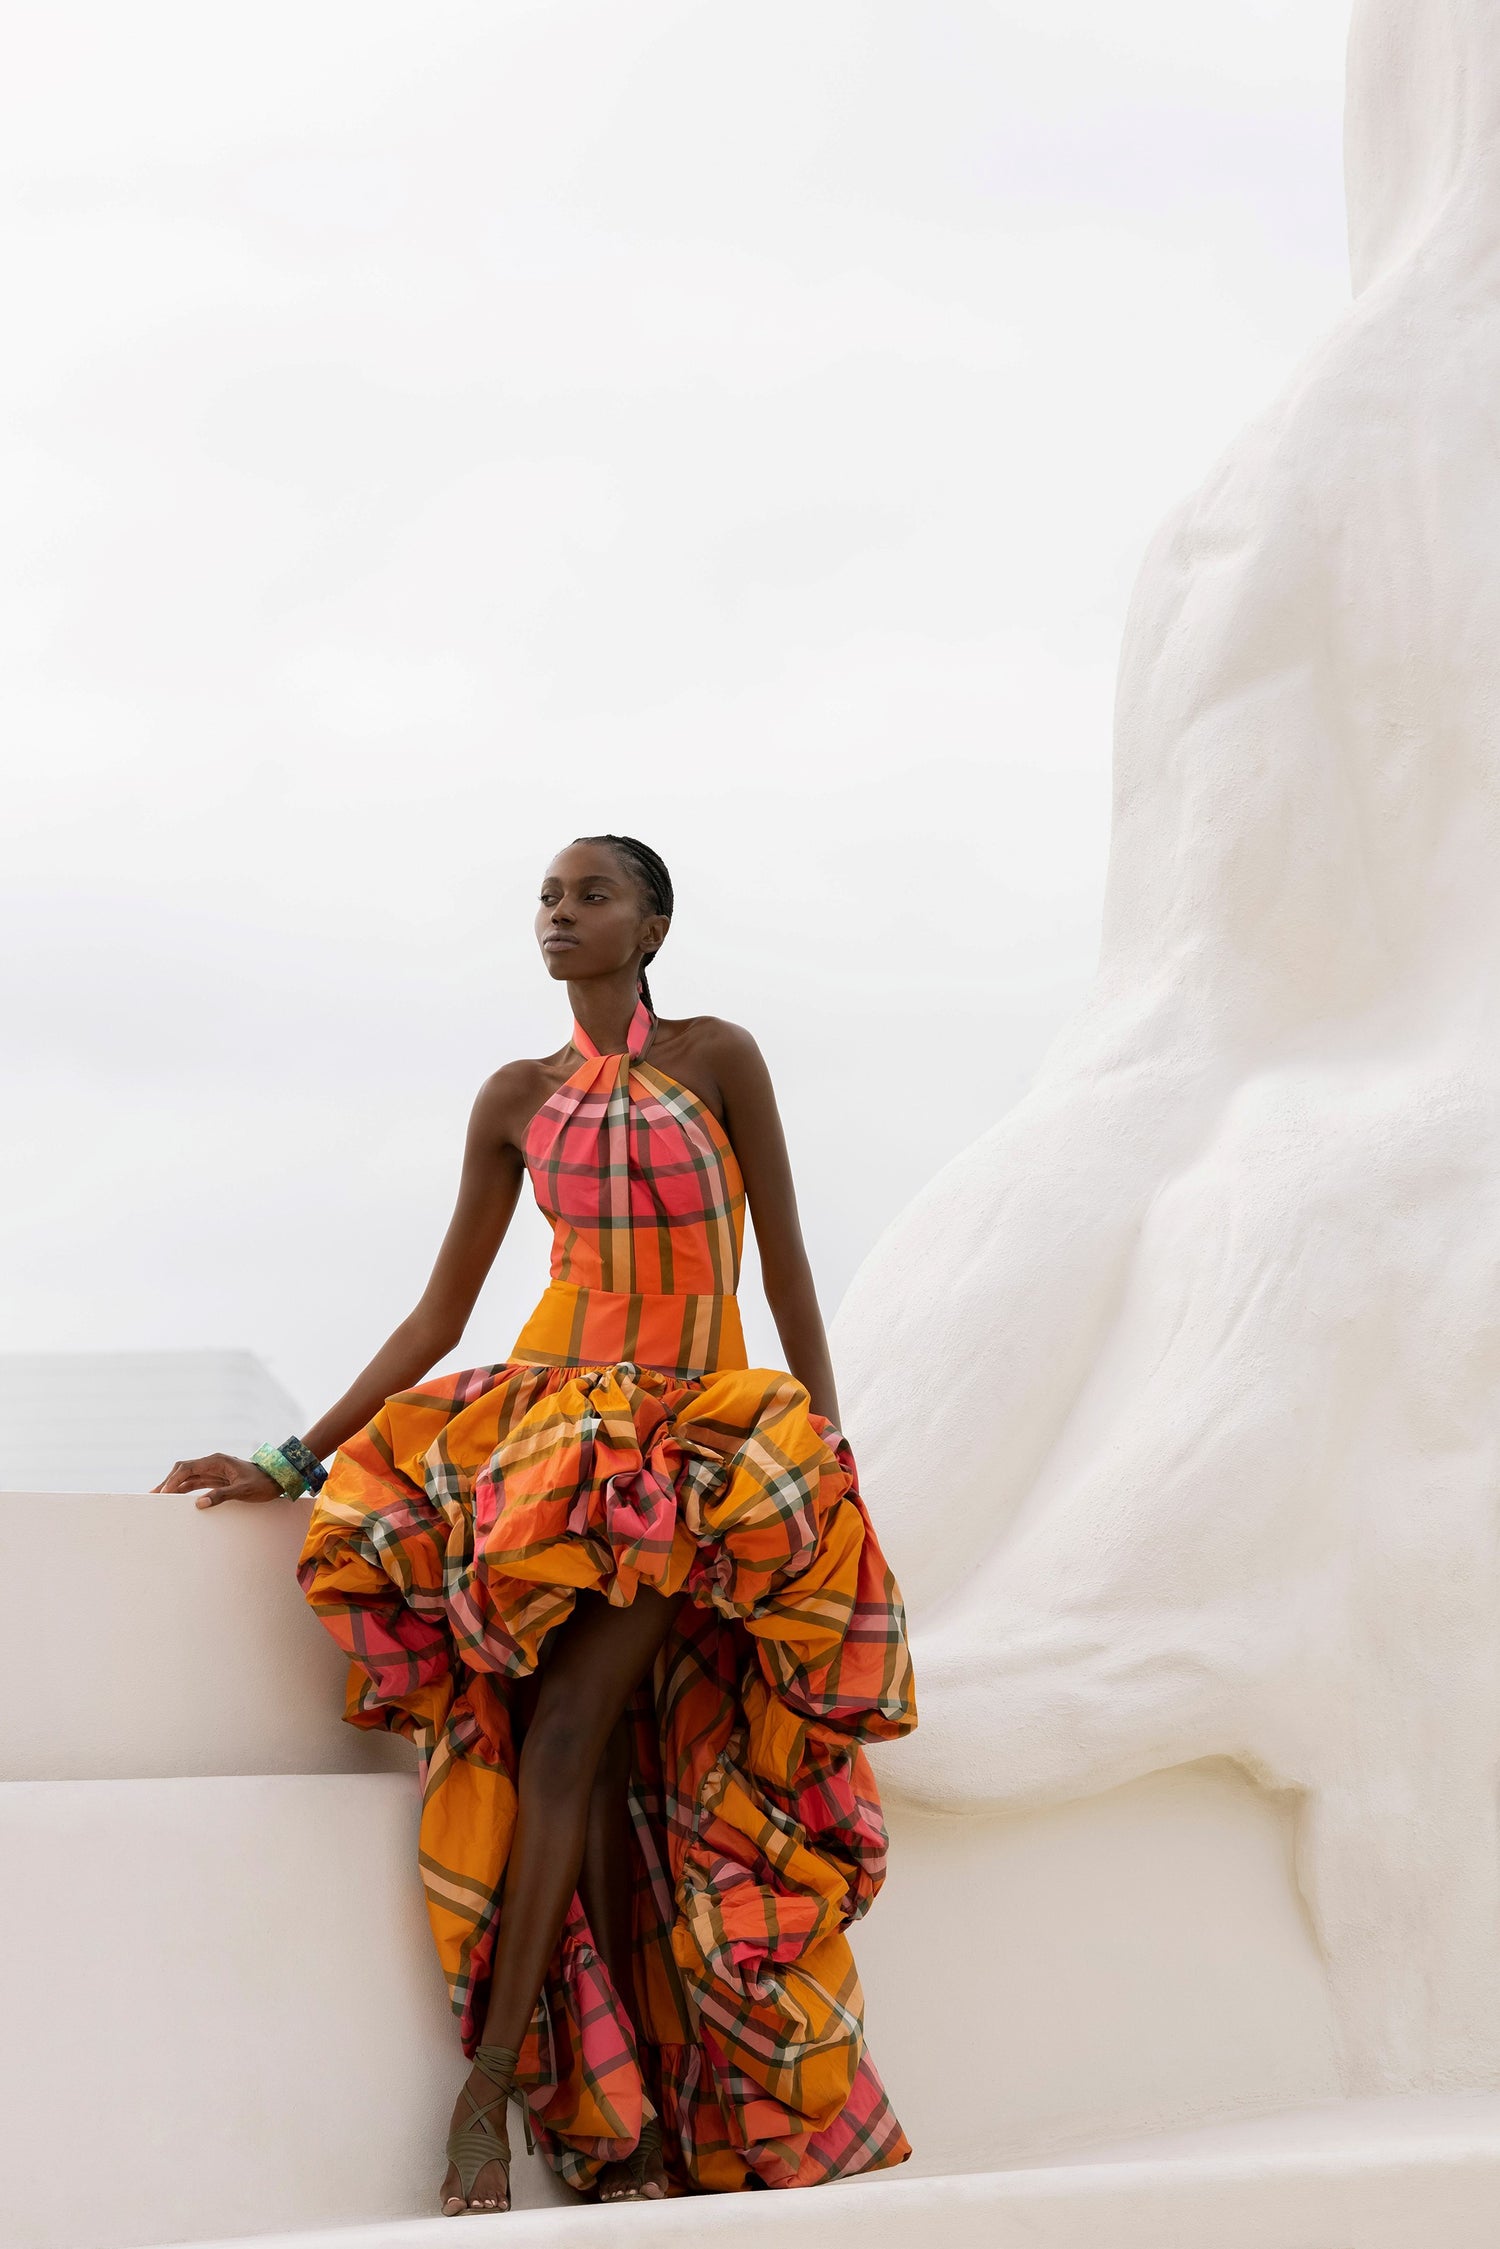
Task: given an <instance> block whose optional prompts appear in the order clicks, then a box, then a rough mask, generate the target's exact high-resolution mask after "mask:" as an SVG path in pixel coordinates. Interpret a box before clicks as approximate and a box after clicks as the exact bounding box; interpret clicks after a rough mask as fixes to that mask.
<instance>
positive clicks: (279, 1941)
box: [0, 1774, 564, 2249]
mask: <svg viewBox="0 0 1500 2249" xmlns="http://www.w3.org/2000/svg"><path fill="white" fill-rule="evenodd" d="M416 1815H417V1790H416V1783H415V1780H414V1779H413V1778H412V1777H410V1776H407V1775H400V1774H373V1775H370V1774H366V1775H358V1774H309V1775H297V1774H281V1775H275V1776H271V1777H268V1778H263V1779H249V1778H237V1779H229V1778H226V1779H219V1778H197V1779H191V1780H140V1781H54V1782H26V1781H17V1782H12V1783H10V1784H9V1785H8V1786H6V1787H4V1788H0V1929H3V1930H4V1931H5V1936H6V1941H5V1944H4V1946H3V1947H0V2024H3V2033H0V2196H3V2202H4V2209H5V2216H4V2223H3V2225H0V2240H3V2241H4V2244H5V2249H126V2245H132V2249H133V2245H136V2244H141V2243H149V2242H156V2241H165V2240H184V2239H194V2238H202V2237H203V2236H205V2235H212V2234H216V2233H267V2232H274V2231H276V2230H278V2229H286V2228H290V2227H293V2226H304V2227H306V2226H310V2225H311V2226H320V2225H321V2226H332V2225H336V2224H349V2223H352V2222H355V2221H357V2220H361V2219H373V2218H380V2217H388V2216H401V2215H407V2214H410V2213H412V2212H414V2211H419V2210H422V2209H425V2208H428V2207H430V2204H431V2198H432V2197H433V2196H434V2195H435V2193H436V2189H437V2185H438V2181H439V2179H440V2177H441V2165H440V2164H439V2163H438V2162H437V2153H438V2151H439V2150H440V2149H441V2147H442V2144H443V2140H444V2137H445V2135H446V2132H447V2125H448V2114H449V2111H450V2110H451V2108H452V2105H453V2101H454V2097H455V2094H456V2093H457V2090H458V2085H459V2082H460V2081H461V2079H462V2078H463V2076H464V2074H465V2065H464V2063H463V2059H462V2056H461V2054H460V2052H459V2049H458V2043H457V2036H456V2031H455V2028H454V2023H453V2018H452V2016H451V2014H450V2012H449V2008H448V2000H447V1993H446V1991H445V1990H444V1987H443V1983H442V1978H441V1976H440V1975H439V1972H438V1967H437V1960H436V1956H435V1954H434V1952H433V1949H432V1945H431V1941H430V1939H429V1937H428V1934H427V1927H426V1917H425V1914H424V1912H423V1907H422V1899H421V1890H420V1887H419V1885H418V1882H417V1880H416V1876H415V1847H416ZM516 2188H517V2199H518V2201H528V2200H529V2201H531V2202H536V2201H537V2200H539V2199H541V2200H548V2199H551V2198H552V2197H553V2196H560V2195H561V2194H562V2193H563V2191H564V2190H563V2189H562V2188H561V2187H560V2186H558V2185H557V2183H556V2182H555V2181H554V2179H553V2178H552V2175H551V2173H550V2172H549V2171H548V2170H547V2169H546V2167H545V2165H543V2164H542V2162H541V2160H540V2158H537V2159H535V2160H534V2161H531V2162H528V2160H527V2158H526V2157H525V2155H524V2153H521V2155H520V2160H519V2162H518V2165H517V2171H516Z"/></svg>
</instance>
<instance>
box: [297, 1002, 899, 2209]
mask: <svg viewBox="0 0 1500 2249" xmlns="http://www.w3.org/2000/svg"><path fill="white" fill-rule="evenodd" d="M653 1029H654V1022H653V1019H652V1018H651V1017H650V1015H649V1014H648V1013H647V1012H646V1011H645V1009H644V1008H640V1009H638V1010H637V1014H636V1019H635V1021H634V1023H633V1024H632V1026H631V1033H630V1049H629V1051H627V1053H626V1054H624V1055H619V1056H601V1055H599V1054H597V1053H596V1052H594V1051H593V1050H592V1049H591V1047H590V1045H589V1042H588V1041H587V1039H586V1038H585V1036H584V1034H583V1033H582V1031H581V1029H580V1028H579V1027H578V1026H576V1025H575V1027H574V1042H575V1045H576V1046H577V1047H578V1049H579V1052H580V1054H581V1055H582V1056H583V1060H582V1062H581V1064H580V1067H579V1069H578V1070H577V1071H576V1072H574V1074H573V1075H572V1076H571V1077H570V1078H569V1080H568V1082H567V1084H566V1085H565V1086H564V1087H562V1088H561V1089H560V1091H559V1093H558V1094H556V1095H554V1096H553V1097H552V1099H551V1100H550V1101H549V1102H547V1103H546V1104H544V1106H543V1108H542V1110H541V1111H539V1113H538V1115H537V1117H536V1118H534V1119H533V1121H532V1126H531V1130H530V1132H529V1134H528V1138H527V1145H526V1157H527V1165H528V1170H529V1171H530V1174H531V1177H532V1180H533V1185H534V1188H535V1191H536V1194H537V1199H538V1202H539V1203H540V1204H541V1207H542V1208H543V1209H544V1210H545V1211H546V1212H547V1214H548V1215H549V1217H550V1218H551V1219H552V1223H553V1228H554V1250H553V1280H552V1284H551V1287H549V1290H548V1293H547V1295H546V1296H545V1297H544V1298H543V1300H542V1304H541V1305H540V1306H539V1307H538V1310H537V1312H536V1313H535V1314H534V1315H533V1317H532V1319H531V1321H529V1322H528V1323H527V1327H526V1328H525V1329H523V1331H522V1337H521V1339H520V1341H519V1342H518V1345H517V1351H516V1355H515V1356H514V1357H512V1358H511V1359H510V1360H508V1361H506V1362H504V1363H503V1364H500V1365H498V1366H492V1367H484V1368H478V1369H475V1370H472V1371H470V1372H467V1373H464V1374H460V1375H454V1376H446V1377H443V1378H441V1379H440V1380H438V1381H435V1382H429V1383H424V1384H423V1385H421V1387H420V1388H418V1389H416V1390H412V1391H409V1392H407V1393H405V1394H404V1395H402V1396H400V1397H396V1398H392V1399H390V1400H389V1401H388V1402H387V1404H386V1406H385V1407H384V1408H383V1410H382V1411H381V1413H380V1414H379V1415H377V1417H376V1419H375V1420H374V1421H373V1422H372V1423H371V1424H370V1425H369V1427H368V1428H367V1429H365V1430H364V1431H363V1432H362V1433H361V1434H360V1435H359V1436H358V1437H356V1438H355V1439H354V1440H352V1442H351V1443H350V1444H348V1445H346V1446H345V1447H344V1448H343V1450H342V1451H341V1452H340V1453H339V1455H338V1457H337V1459H336V1460H335V1462H334V1465H333V1469H332V1472H331V1473H330V1476H329V1479H328V1482H327V1484H326V1485H325V1487H324V1489H323V1492H322V1493H321V1495H320V1497H319V1499H318V1502H317V1505H316V1507H315V1508H314V1511H313V1515H312V1520H311V1522H310V1524H309V1527H308V1533H307V1538H306V1542H305V1544H304V1548H303V1552H302V1556H301V1560H300V1563H299V1572H298V1574H299V1577H300V1580H301V1583H302V1586H303V1589H304V1592H305V1593H306V1595H307V1598H308V1600H309V1601H310V1602H311V1604H312V1606H313V1608H314V1610H315V1612H316V1613H317V1615H318V1616H319V1617H320V1618H321V1620H322V1621H323V1623H324V1624H325V1625H326V1626H327V1627H328V1628H329V1630H330V1631H331V1632H332V1633H333V1634H334V1636H335V1637H336V1639H337V1640H338V1641H339V1643H340V1645H341V1646H342V1647H343V1648H344V1649H345V1651H346V1652H347V1654H348V1655H349V1657H350V1659H351V1662H350V1668H349V1677H348V1692H347V1701H346V1709H345V1715H346V1717H347V1718H348V1719H349V1721H350V1722H351V1723H352V1724H354V1725H358V1726H369V1727H385V1728H389V1729H391V1730H393V1731H396V1732H399V1733H402V1734H404V1735H406V1736H407V1737H408V1738H410V1739H411V1740H412V1741H414V1742H415V1743H416V1745H417V1747H418V1749H419V1751H420V1755H421V1779H422V1810H421V1821H420V1831H419V1856H420V1865H421V1874H422V1880H423V1883H424V1886H425V1891H426V1898H427V1906H428V1913H429V1917H430V1920H431V1925H432V1929H433V1934H434V1937H435V1939H436V1943H437V1949H438V1954H439V1958H440V1960H441V1963H442V1968H443V1972H444V1974H445V1976H446V1978H447V1981H448V1986H449V1990H450V1992H451V1995H452V2000H453V2006H454V2009H455V2012H456V2014H457V2016H458V2019H459V2030H460V2037H461V2040H462V2043H463V2047H464V2050H465V2052H466V2053H472V2051H473V2048H474V2045H475V2043H476V2041H477V2037H478V2030H479V2025H480V2023H481V2021H482V2017H483V2002H484V1997H485V1992H486V1986H487V1979H488V1974H489V1966H490V1959H491V1955H492V1952H493V1946H494V1937H495V1927H496V1919H497V1913H498V1909H499V1900H500V1890H501V1885H502V1881H503V1876H504V1871H505V1863H506V1858H507V1855H508V1852H509V1848H510V1841H511V1835H512V1831H513V1828H514V1822H515V1808H516V1755H517V1746H518V1745H517V1741H516V1738H515V1731H514V1728H513V1721H514V1719H515V1715H516V1713H515V1708H514V1698H515V1694H516V1691H517V1686H518V1683H519V1682H520V1681H522V1680H524V1679H525V1678H526V1677H527V1676H528V1674H529V1673H531V1672H532V1671H533V1670H534V1669H535V1667H536V1665H537V1661H538V1658H539V1655H540V1654H541V1651H542V1649H543V1646H544V1644H545V1642H546V1639H547V1636H548V1634H549V1633H551V1632H553V1631H555V1630H556V1629H557V1628H558V1627H559V1625H561V1624H562V1623H564V1622H565V1620H566V1619H567V1617H568V1616H569V1615H570V1614H571V1613H572V1611H573V1608H574V1605H575V1603H576V1601H577V1599H578V1597H579V1595H580V1593H585V1594H592V1595H595V1596H598V1597H602V1598H604V1599H606V1600H609V1601H611V1602H613V1603H615V1604H616V1605H623V1604H625V1603H627V1602H629V1601H631V1600H632V1599H633V1598H634V1596H635V1592H636V1589H637V1587H638V1586H640V1585H647V1586H650V1587H653V1588H655V1589H656V1590H658V1591H660V1592H662V1593H668V1594H670V1593H676V1592H679V1591H684V1590H685V1591H686V1594H687V1596H688V1598H687V1600H686V1601H685V1602H684V1603H683V1606H682V1608H681V1609H680V1610H679V1612H678V1619H677V1623H676V1624H675V1626H674V1628H673V1631H672V1634H671V1636H670V1637H669V1640H668V1642H667V1645H666V1646H665V1648H664V1649H663V1651H662V1653H661V1656H660V1657H659V1658H658V1661H657V1664H656V1667H655V1671H654V1674H653V1676H652V1677H651V1678H650V1679H649V1680H647V1681H645V1682H643V1685H642V1687H641V1689H640V1690H639V1692H638V1693H637V1695H636V1697H635V1700H634V1702H633V1704H632V1708H631V1713H630V1717H631V1736H632V1751H633V1773H632V1780H631V1809H632V1816H633V1826H634V1836H635V1846H636V1847H635V1856H634V1864H633V1866H632V1868H631V1869H630V1870H629V1878H630V1880H631V1882H632V1887H633V1897H634V1937H635V1945H636V1961H635V1970H636V1974H635V1982H636V1993H635V1995H634V2000H633V2003H630V2004H627V2003H626V2002H623V2001H622V1999H621V1996H620V1995H619V1994H618V1993H616V1992H615V1990H614V1988H613V1986H612V1983H611V1980H610V1976H609V1972H608V1969H607V1967H606V1965H605V1962H604V1959H603V1957H602V1955H601V1954H600V1953H599V1952H598V1951H597V1950H596V1948H595V1945H594V1942H593V1939H592V1935H591V1932H590V1930H589V1927H588V1923H587V1919H586V1916H585V1914H584V1912H583V1908H582V1905H581V1903H580V1901H579V1900H578V1899H577V1898H575V1899H574V1902H573V1906H572V1909H571V1911H570V1914H569V1916H568V1920H567V1923H566V1925H565V1927H564V1931H563V1935H562V1938H561V1941H560V1943H559V1946H558V1949H557V1953H556V1955H555V1956H554V1959H553V1961H552V1964H551V1968H550V1970H549V1973H548V1977H547V1981H546V1985H545V1987H544V1990H543V1993H542V1996H541V1999H540V2001H539V2003H538V2006H537V2010H536V2014H535V2016H534V2018H533V2022H532V2025H531V2029H530V2032H529V2034H528V2037H527V2040H526V2044H525V2047H524V2049H523V2052H522V2056H521V2073H520V2081H521V2084H522V2088H523V2090H524V2092H525V2094H526V2097H527V2101H528V2106H529V2108H530V2111H531V2116H532V2121H533V2126H534V2128H535V2129H536V2131H537V2136H538V2140H539V2142H540V2144H541V2146H542V2148H543V2150H544V2152H545V2153H546V2154H547V2156H548V2158H549V2160H550V2161H551V2162H552V2163H553V2165H554V2167H555V2168H556V2169H557V2170H558V2172H559V2173H560V2174H561V2175H562V2177H563V2178H564V2179H566V2180H567V2181H568V2182H569V2183H570V2184H571V2185H573V2186H575V2187H578V2188H580V2189H582V2188H586V2187H587V2186H588V2185H589V2184H590V2183H591V2182H592V2180H593V2179H594V2178H595V2177H596V2176H597V2174H598V2172H599V2170H600V2169H601V2168H602V2166H603V2165H604V2164H606V2163H608V2162H610V2161H613V2160H616V2159H619V2158H621V2157H623V2156H625V2155H627V2154H629V2152H630V2151H631V2149H632V2148H633V2147H634V2145H635V2143H636V2139H637V2137H638V2135H639V2132H640V2129H641V2123H642V2120H643V2118H644V2117H645V2116H647V2115H649V2114H651V2113H652V2112H655V2113H656V2114H658V2115H659V2116H660V2118H661V2120H662V2125H663V2137H664V2143H665V2147H666V2151H667V2158H668V2163H669V2168H670V2169H671V2171H672V2174H673V2176H674V2179H675V2181H676V2182H677V2183H678V2184H679V2185H682V2186H688V2185H691V2186H697V2187H700V2188H709V2189H734V2188H739V2187H743V2186H747V2185H756V2184H759V2185H765V2186H806V2185H812V2184H815V2183H817V2182H818V2181H820V2180H824V2179H829V2178H834V2177H838V2176H841V2175H848V2174H850V2173H852V2172H856V2171H860V2170H865V2169H871V2168H877V2167H881V2166H884V2165H888V2164H892V2163H899V2162H901V2161H903V2160H904V2159H905V2157H906V2156H907V2155H908V2154H909V2153H910V2150H909V2147H908V2145H907V2142H906V2140H905V2137H904V2135H903V2134H902V2132H901V2129H900V2126H899V2124H898V2123H897V2122H896V2119H895V2117H894V2115H893V2114H892V2112H891V2109H890V2106H889V2103H888V2101H887V2099H886V2096H885V2093H884V2090H883V2088H882V2086H881V2083H880V2079H879V2077H878V2075H877V2074H876V2071H875V2069H874V2066H873V2064H872V2062H871V2061H870V2058H869V2056H868V2054H867V2053H866V2051H865V2045H864V2032H863V2003H862V1999H861V1994H860V1989H859V1981H858V1977H857V1975H856V1973H855V1969H854V1963H853V1958H852V1955H851V1952H850V1947H849V1942H848V1936H847V1931H848V1928H849V1926H850V1924H851V1923H852V1922H854V1921H856V1920H857V1919H858V1918H859V1917H860V1915H861V1914H862V1913H863V1912H864V1911H865V1910H866V1908H867V1907H868V1906H869V1904H870V1902H871V1900H872V1899H873V1898H874V1896H875V1894H876V1892H877V1891H878V1889H879V1887H880V1884H881V1881H882V1878H883V1875H884V1870H885V1849H886V1845H885V1830H884V1825H883V1822H882V1819H881V1813H880V1805H879V1800H878V1797H877V1794H876V1790H875V1785H874V1781H873V1778H872V1776H871V1773H870V1769H869V1765H868V1762H867V1759H866V1757H865V1755H864V1749H865V1746H866V1745H867V1744H868V1743H870V1742H872V1741H880V1740H892V1739H894V1738H896V1737H897V1736H899V1735H901V1734H904V1733H906V1732H907V1731H909V1730H910V1728H911V1727H912V1726H913V1725H914V1724H915V1722H916V1714H915V1706H914V1702H913V1695H912V1680H911V1667H910V1660H909V1656H908V1652H907V1644H906V1632H905V1623H904V1618H903V1614H902V1609H901V1602H900V1597H899V1594H898V1592H897V1589H896V1586H895V1583H894V1581H893V1579H892V1577H891V1573H890V1571H889V1569H888V1567H887V1565H886V1563H885V1561H884V1558H883V1556H882V1555H881V1552H880V1548H879V1545H878V1542H877V1540H876V1538H875V1535H874V1532H873V1530H872V1529H871V1527H870V1522H869V1518H868V1515H867V1514H866V1511H865V1507H864V1503H863V1500H862V1499H861V1497H860V1493H859V1489H858V1481H857V1476H856V1471H855V1464H854V1460H853V1457H852V1455H851V1453H850V1450H849V1446H848V1444H847V1442H846V1441H845V1440H844V1438H843V1437H842V1435H841V1434H840V1433H839V1432H838V1431H837V1430H835V1429H833V1428H832V1427H831V1426H830V1424H829V1423H828V1422H826V1421H825V1420H824V1419H823V1418H822V1417H821V1416H819V1415H817V1414H815V1413H813V1412H812V1411H811V1409H810V1407H809V1403H808V1398H807V1393H806V1391H805V1390H804V1389H803V1387H802V1385H801V1384H800V1383H798V1382H797V1381H795V1380H794V1379H793V1378H792V1376H790V1375H789V1374H786V1373H782V1372H778V1371H776V1370H773V1369H766V1368H749V1367H747V1366H745V1364H744V1351H743V1345H742V1343H740V1341H739V1324H738V1319H737V1317H736V1316H734V1313H733V1310H732V1307H733V1294H732V1292H733V1288H734V1285H735V1282H736V1279H737V1276H738V1271H739V1260H740V1251H741V1245H742V1233H743V1207H744V1196H743V1186H742V1183H741V1180H740V1176H739V1170H738V1165H737V1164H736V1163H735V1160H734V1155H733V1151H732V1149H731V1148H730V1147H729V1143H728V1141H727V1139H726V1138H725V1137H724V1134H723V1131H722V1128H720V1127H719V1126H718V1124H717V1120H715V1119H713V1117H712V1115H711V1113H710V1112H709V1111H708V1110H707V1109H706V1107H705V1106H704V1104H702V1103H701V1102H699V1101H698V1099H697V1097H696V1096H695V1095H693V1094H692V1093H691V1092H690V1090H689V1089H688V1088H687V1087H685V1086H682V1085H680V1084H679V1083H678V1081H676V1080H674V1079H671V1078H667V1077H665V1076H663V1074H662V1073H660V1072H658V1071H655V1070H652V1069H651V1068H650V1067H649V1065H647V1064H645V1063H644V1062H643V1061H642V1060H641V1058H640V1057H641V1052H642V1050H643V1048H644V1047H645V1046H646V1044H647V1042H648V1041H649V1038H650V1036H651V1033H652V1031H653ZM637 1284H646V1285H643V1286H642V1285H637ZM710 1284H712V1285H710ZM580 1299H582V1300H583V1302H582V1309H580V1302H579V1300H580ZM685 1299H686V1300H690V1302H691V1304H692V1306H693V1307H694V1308H693V1309H690V1310H688V1311H684V1306H683V1300H685ZM705 1299H708V1300H713V1308H712V1309H711V1310H709V1311H708V1312H704V1311H702V1310H701V1309H698V1308H697V1307H699V1306H701V1303H702V1300H705ZM622 1300H623V1301H622ZM575 1334H577V1335H579V1336H586V1337H588V1338H589V1339H590V1345H591V1346H593V1347H596V1339H597V1338H598V1337H600V1336H601V1335H606V1336H607V1337H608V1339H609V1341H610V1342H611V1343H618V1344H621V1345H623V1344H624V1342H625V1339H626V1338H627V1336H628V1337H629V1338H630V1342H631V1346H632V1349H631V1350H630V1351H627V1350H625V1349H623V1348H622V1349H621V1350H619V1351H614V1350H612V1349H611V1350H606V1351H604V1352H602V1353H601V1354H600V1355H599V1356H598V1357H593V1356H585V1357H580V1358H577V1359H574V1358H570V1357H568V1356H566V1355H564V1351H563V1350H560V1349H559V1348H557V1347H558V1346H559V1344H562V1345H564V1346H566V1345H567V1344H568V1343H569V1341H570V1339H571V1338H572V1337H573V1336H574V1335H575Z"/></svg>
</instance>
